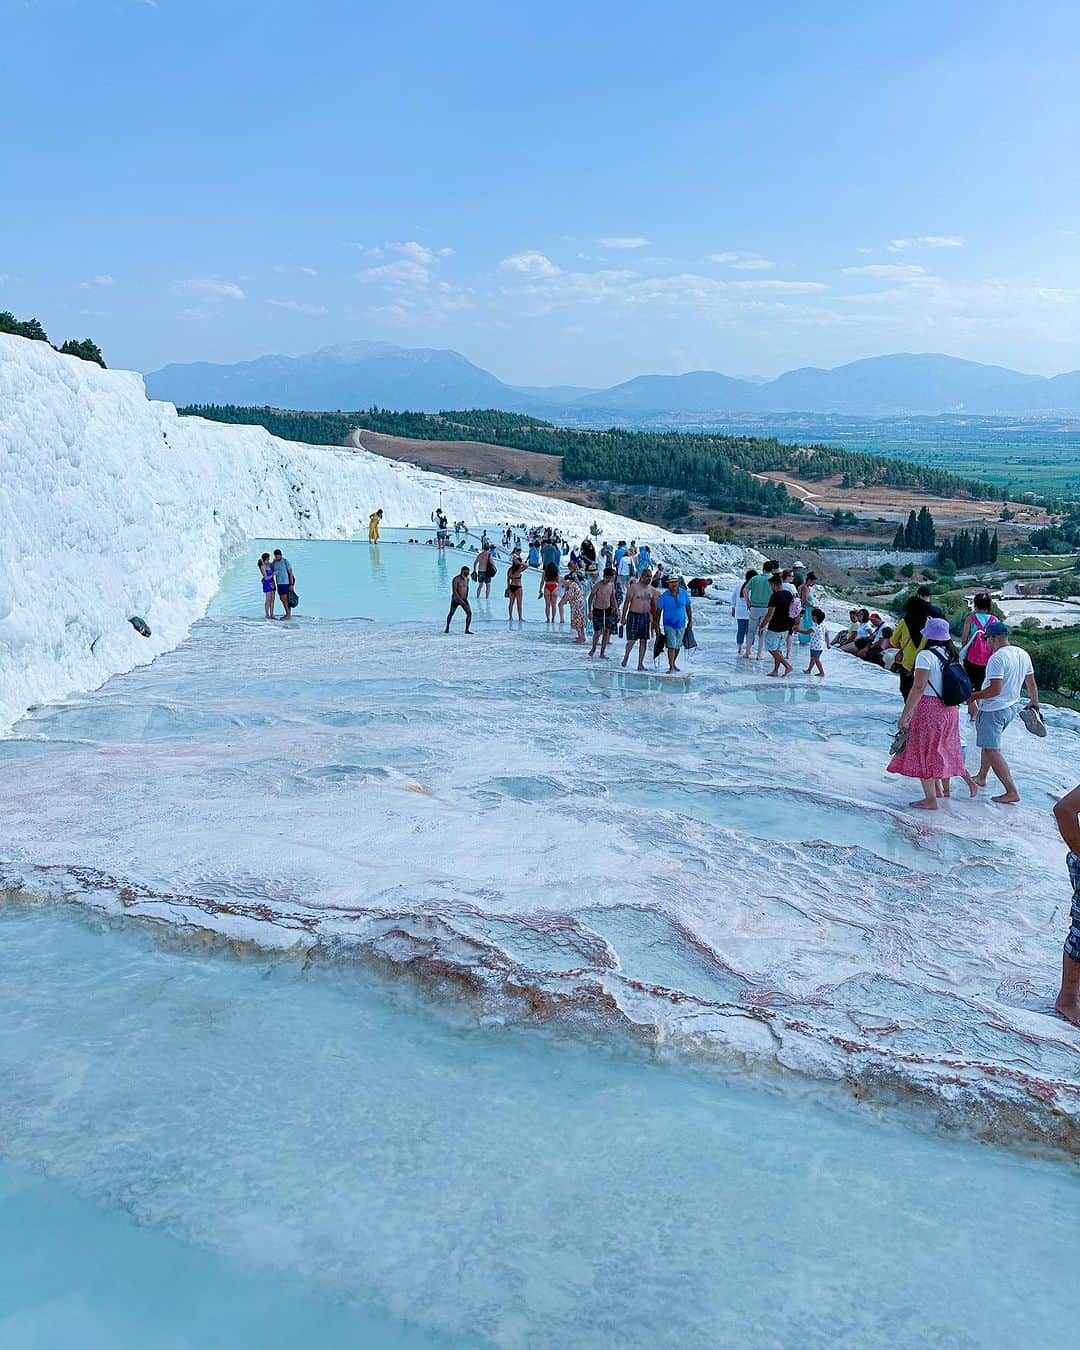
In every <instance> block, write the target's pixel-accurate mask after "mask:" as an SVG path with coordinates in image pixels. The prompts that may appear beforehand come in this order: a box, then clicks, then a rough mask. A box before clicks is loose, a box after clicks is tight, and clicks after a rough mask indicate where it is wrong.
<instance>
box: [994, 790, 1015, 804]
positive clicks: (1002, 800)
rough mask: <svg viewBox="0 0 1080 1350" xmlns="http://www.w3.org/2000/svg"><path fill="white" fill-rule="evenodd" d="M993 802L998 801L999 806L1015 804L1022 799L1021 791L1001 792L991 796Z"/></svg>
mask: <svg viewBox="0 0 1080 1350" xmlns="http://www.w3.org/2000/svg"><path fill="white" fill-rule="evenodd" d="M990 800H991V801H992V802H997V804H998V806H1015V805H1016V803H1017V802H1018V801H1019V800H1020V794H1019V792H1001V793H999V794H998V795H997V796H996V797H991V798H990Z"/></svg>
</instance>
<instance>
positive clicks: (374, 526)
mask: <svg viewBox="0 0 1080 1350" xmlns="http://www.w3.org/2000/svg"><path fill="white" fill-rule="evenodd" d="M381 520H382V507H381V506H380V507H379V509H378V510H377V511H374V512H372V514H371V515H370V516H368V523H367V537H368V543H369V544H377V543H378V542H379V522H380V521H381Z"/></svg>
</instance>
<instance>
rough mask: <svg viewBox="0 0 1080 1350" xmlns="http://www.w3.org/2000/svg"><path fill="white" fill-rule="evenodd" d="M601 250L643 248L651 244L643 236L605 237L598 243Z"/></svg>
mask: <svg viewBox="0 0 1080 1350" xmlns="http://www.w3.org/2000/svg"><path fill="white" fill-rule="evenodd" d="M598 242H599V244H600V247H601V248H645V247H646V246H647V245H648V244H651V243H652V240H651V239H646V238H645V236H644V235H643V234H615V235H607V236H605V237H604V238H603V239H601V240H599V241H598Z"/></svg>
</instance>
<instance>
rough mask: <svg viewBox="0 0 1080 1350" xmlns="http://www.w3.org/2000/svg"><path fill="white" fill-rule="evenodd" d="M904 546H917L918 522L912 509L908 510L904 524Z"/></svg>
mask: <svg viewBox="0 0 1080 1350" xmlns="http://www.w3.org/2000/svg"><path fill="white" fill-rule="evenodd" d="M904 547H905V548H918V547H919V522H918V520H917V519H916V518H915V512H914V510H911V511H909V512H908V518H907V524H906V525H905V526H904Z"/></svg>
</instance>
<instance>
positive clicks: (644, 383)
mask: <svg viewBox="0 0 1080 1350" xmlns="http://www.w3.org/2000/svg"><path fill="white" fill-rule="evenodd" d="M760 389H761V386H760V385H756V384H752V383H751V382H750V381H749V380H736V379H733V378H732V377H731V376H730V375H718V374H717V373H716V372H715V371H712V370H692V371H690V373H689V374H687V375H639V376H638V377H637V378H636V379H633V380H627V381H626V383H625V384H617V385H615V386H614V388H612V389H601V390H599V391H598V392H597V393H595V394H589V395H588V397H586V398H581V399H578V400H577V402H576V403H575V404H574V405H573V406H574V407H576V408H597V409H600V408H604V409H610V410H611V411H612V412H620V413H624V414H625V413H655V412H667V411H669V410H670V411H672V412H715V411H717V410H718V409H723V410H724V411H726V412H743V411H746V410H747V409H750V408H758V407H760V406H761V405H760V403H759V402H758V399H759V397H760Z"/></svg>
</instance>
